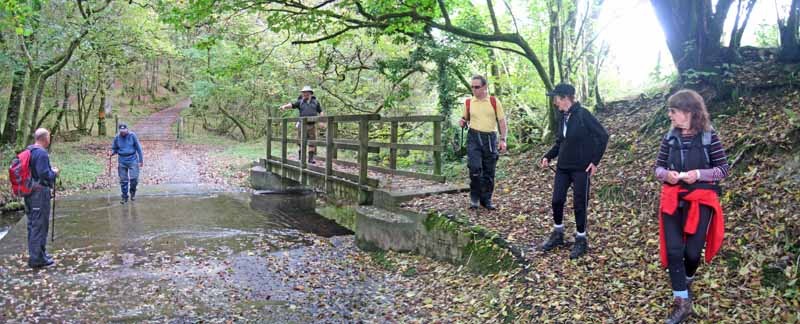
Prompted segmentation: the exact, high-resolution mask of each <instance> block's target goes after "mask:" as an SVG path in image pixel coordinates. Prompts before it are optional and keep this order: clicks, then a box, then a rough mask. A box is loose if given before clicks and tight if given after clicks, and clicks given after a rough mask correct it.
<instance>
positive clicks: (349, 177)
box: [308, 161, 380, 188]
mask: <svg viewBox="0 0 800 324" xmlns="http://www.w3.org/2000/svg"><path fill="white" fill-rule="evenodd" d="M325 162H326V163H327V161H325ZM308 169H309V170H314V171H315V172H319V173H320V174H325V171H326V170H325V169H324V168H322V167H318V166H316V165H308ZM331 175H332V176H334V177H339V178H343V179H347V180H350V181H353V182H358V175H355V174H352V173H347V172H343V171H339V170H331ZM379 185H380V180H378V179H375V178H369V177H368V178H367V186H370V187H373V188H377V187H378V186H379Z"/></svg>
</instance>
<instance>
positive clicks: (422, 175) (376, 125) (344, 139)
mask: <svg viewBox="0 0 800 324" xmlns="http://www.w3.org/2000/svg"><path fill="white" fill-rule="evenodd" d="M444 121H445V119H444V117H443V116H402V117H382V116H380V115H377V114H367V115H339V116H318V117H272V118H269V119H268V122H267V129H266V137H267V138H266V157H265V159H262V160H261V165H262V167H264V168H265V169H266V171H268V172H269V173H271V174H275V175H279V176H280V177H281V178H283V179H290V180H293V181H296V182H297V183H299V184H302V185H304V186H310V187H314V188H315V189H317V190H319V191H322V192H324V193H326V194H330V195H333V196H335V197H341V198H345V199H347V198H351V199H348V200H357V201H358V202H359V203H361V204H369V203H371V202H372V200H373V193H374V192H375V191H376V190H377V191H385V192H386V193H389V192H391V193H393V194H394V195H403V194H407V195H419V194H425V193H426V192H429V193H433V192H442V191H452V190H456V188H455V187H454V186H452V185H447V184H445V182H446V179H445V177H444V176H443V175H442V152H443V151H444V145H442V123H443V122H444ZM308 123H316V124H317V125H324V127H316V129H321V130H323V131H322V132H320V133H321V134H318V135H320V136H311V137H316V138H317V139H309V137H310V136H309V128H308V126H307V124H308ZM387 126H388V133H387V129H386V128H387ZM422 127H432V131H431V132H430V134H432V135H433V136H432V137H430V138H427V139H424V138H414V139H411V140H410V141H414V142H416V143H407V142H401V139H402V138H403V136H401V133H400V131H401V130H409V129H415V130H420V129H422ZM315 131H317V130H315ZM417 133H420V132H417ZM421 133H425V132H421ZM289 144H293V147H292V151H291V152H290V148H289ZM310 145H314V146H316V147H317V148H324V153H323V154H320V155H319V156H317V157H316V159H317V160H319V161H320V162H323V161H324V165H322V164H321V163H319V162H318V163H314V164H312V163H309V162H308V159H307V156H308V153H307V152H308V146H310ZM295 147H296V148H297V150H295ZM387 150H388V156H387V155H386V153H387V152H386V151H387ZM319 151H320V150H319V149H318V152H319ZM405 151H408V152H412V151H417V152H426V153H428V154H430V155H429V156H430V157H431V158H430V159H429V160H427V161H426V163H425V164H427V165H424V166H425V167H426V168H425V169H426V170H424V171H419V170H403V169H400V168H398V154H399V153H400V152H405ZM276 153H277V155H276ZM381 153H383V155H380V154H381ZM370 154H374V155H372V156H370ZM348 157H349V159H347V158H348ZM376 157H380V158H379V159H375V158H376ZM371 158H372V159H371ZM387 160H388V161H387ZM370 162H372V163H370ZM459 189H461V188H459Z"/></svg>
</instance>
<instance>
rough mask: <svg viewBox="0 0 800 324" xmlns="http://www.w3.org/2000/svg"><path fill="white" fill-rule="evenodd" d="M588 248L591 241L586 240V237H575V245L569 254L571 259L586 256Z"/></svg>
mask: <svg viewBox="0 0 800 324" xmlns="http://www.w3.org/2000/svg"><path fill="white" fill-rule="evenodd" d="M588 248H589V241H588V240H587V239H586V236H575V245H573V246H572V251H571V252H570V253H569V258H570V259H577V258H580V257H581V256H582V255H584V254H586V250H587V249H588Z"/></svg>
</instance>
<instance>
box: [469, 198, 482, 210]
mask: <svg viewBox="0 0 800 324" xmlns="http://www.w3.org/2000/svg"><path fill="white" fill-rule="evenodd" d="M478 207H480V204H479V203H478V201H477V200H473V201H470V203H469V209H478Z"/></svg>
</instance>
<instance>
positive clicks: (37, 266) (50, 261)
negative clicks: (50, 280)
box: [28, 259, 56, 269]
mask: <svg viewBox="0 0 800 324" xmlns="http://www.w3.org/2000/svg"><path fill="white" fill-rule="evenodd" d="M55 264H56V262H55V261H53V259H46V260H45V261H44V263H41V264H30V263H28V266H30V267H31V268H34V269H42V268H49V267H52V266H54V265H55Z"/></svg>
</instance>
